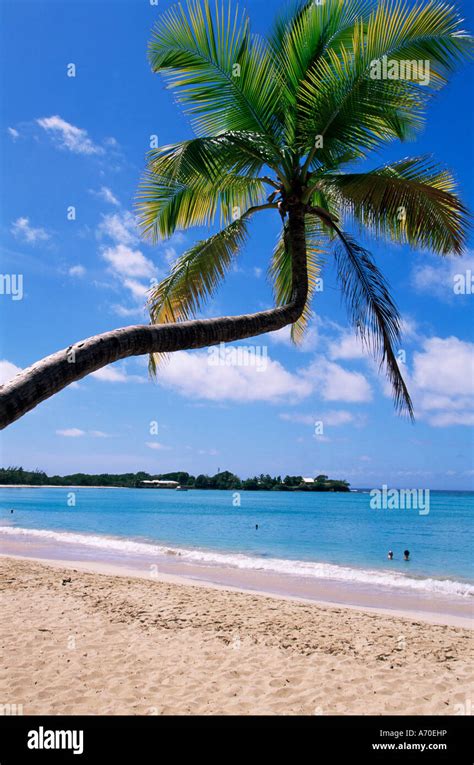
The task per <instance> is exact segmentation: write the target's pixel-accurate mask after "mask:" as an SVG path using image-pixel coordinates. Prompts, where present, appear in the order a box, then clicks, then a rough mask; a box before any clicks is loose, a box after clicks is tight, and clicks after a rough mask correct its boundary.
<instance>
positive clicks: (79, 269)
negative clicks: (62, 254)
mask: <svg viewBox="0 0 474 765" xmlns="http://www.w3.org/2000/svg"><path fill="white" fill-rule="evenodd" d="M85 273H86V269H85V268H84V266H81V265H80V264H78V265H77V266H71V268H70V269H69V271H68V274H69V276H78V277H82V276H85Z"/></svg>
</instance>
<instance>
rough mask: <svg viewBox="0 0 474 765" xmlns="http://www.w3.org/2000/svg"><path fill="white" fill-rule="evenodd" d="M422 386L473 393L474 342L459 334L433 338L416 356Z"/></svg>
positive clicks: (416, 377)
mask: <svg viewBox="0 0 474 765" xmlns="http://www.w3.org/2000/svg"><path fill="white" fill-rule="evenodd" d="M413 380H414V382H415V384H416V385H417V386H418V388H421V389H423V390H429V391H431V392H434V393H440V394H445V395H448V396H450V397H453V396H466V395H467V396H470V395H472V392H473V386H474V344H473V343H467V342H464V341H463V340H459V338H457V337H448V338H445V339H443V338H440V337H432V338H430V339H428V340H425V342H424V343H423V351H422V352H421V353H415V354H414V358H413Z"/></svg>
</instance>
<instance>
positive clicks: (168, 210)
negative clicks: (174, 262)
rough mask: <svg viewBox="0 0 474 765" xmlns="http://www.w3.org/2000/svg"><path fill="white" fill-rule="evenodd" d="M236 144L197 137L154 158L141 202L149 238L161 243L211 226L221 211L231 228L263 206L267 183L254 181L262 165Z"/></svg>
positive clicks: (150, 160)
mask: <svg viewBox="0 0 474 765" xmlns="http://www.w3.org/2000/svg"><path fill="white" fill-rule="evenodd" d="M232 141H233V137H231V138H229V140H227V139H226V141H225V142H224V141H223V140H221V139H212V138H197V139H194V140H191V141H183V142H181V143H179V144H173V145H171V146H165V147H162V148H160V149H158V150H154V151H152V152H150V153H149V156H148V167H147V170H146V171H145V173H144V175H143V176H142V179H141V182H140V185H139V189H138V192H137V197H136V210H137V217H138V222H139V226H140V229H141V232H142V235H143V236H144V237H147V238H149V239H151V241H153V242H156V241H157V240H158V239H160V238H168V237H170V236H171V235H172V234H173V233H174V231H175V230H176V229H186V228H190V227H192V226H198V225H211V224H212V223H213V222H214V220H215V217H216V215H217V214H218V213H219V212H220V220H221V225H226V224H227V223H228V222H229V221H231V220H232V219H233V218H235V217H236V215H239V214H241V213H242V212H244V211H245V210H246V209H248V208H249V207H251V206H253V205H257V204H259V203H260V202H261V201H263V199H264V197H265V187H264V184H263V183H262V182H261V181H259V180H257V179H255V178H254V177H252V171H255V170H258V169H260V167H261V166H262V164H263V161H262V160H256V159H255V158H253V157H251V156H250V155H246V154H245V153H244V152H243V151H242V150H241V149H238V148H237V147H236V146H235V145H234V144H233V143H232ZM236 171H242V174H241V173H240V172H236Z"/></svg>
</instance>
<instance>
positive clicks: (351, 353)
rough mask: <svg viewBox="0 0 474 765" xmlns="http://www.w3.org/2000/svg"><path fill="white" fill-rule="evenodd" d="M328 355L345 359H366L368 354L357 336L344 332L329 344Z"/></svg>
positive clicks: (332, 357)
mask: <svg viewBox="0 0 474 765" xmlns="http://www.w3.org/2000/svg"><path fill="white" fill-rule="evenodd" d="M329 356H330V357H331V359H346V360H347V359H366V358H367V356H368V354H367V351H366V350H365V349H364V346H363V344H362V342H361V339H360V338H359V337H357V336H356V335H355V334H354V333H346V334H343V335H341V337H340V338H338V340H336V341H335V342H333V343H331V344H330V346H329Z"/></svg>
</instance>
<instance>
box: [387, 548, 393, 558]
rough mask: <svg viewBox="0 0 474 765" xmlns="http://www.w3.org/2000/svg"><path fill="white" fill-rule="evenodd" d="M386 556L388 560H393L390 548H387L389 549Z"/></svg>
mask: <svg viewBox="0 0 474 765" xmlns="http://www.w3.org/2000/svg"><path fill="white" fill-rule="evenodd" d="M387 558H388V559H389V560H393V552H392V550H389V551H388V555H387Z"/></svg>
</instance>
